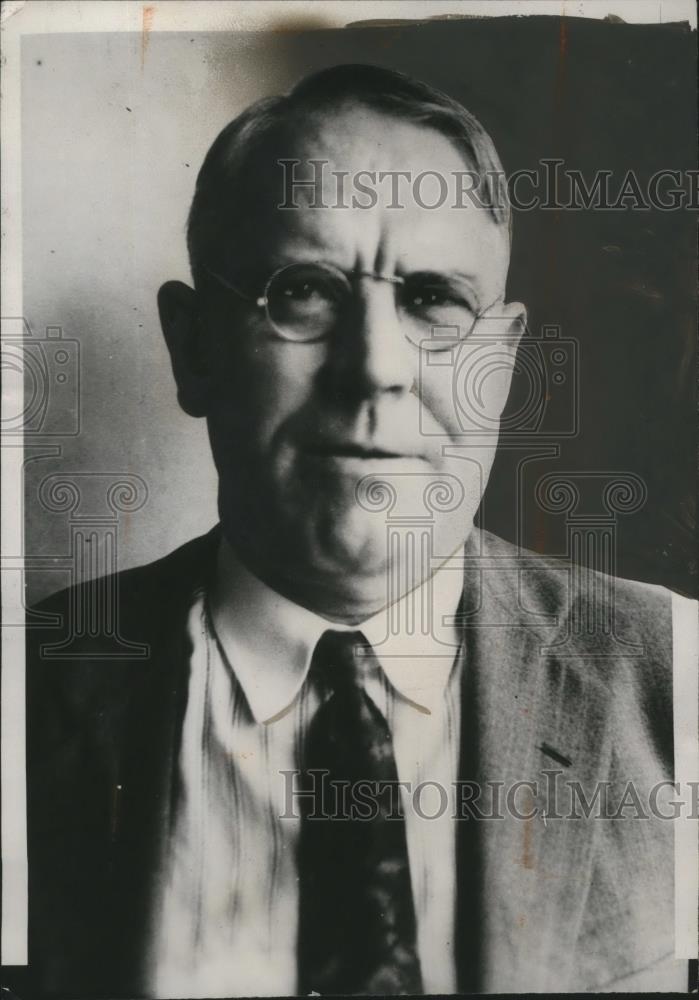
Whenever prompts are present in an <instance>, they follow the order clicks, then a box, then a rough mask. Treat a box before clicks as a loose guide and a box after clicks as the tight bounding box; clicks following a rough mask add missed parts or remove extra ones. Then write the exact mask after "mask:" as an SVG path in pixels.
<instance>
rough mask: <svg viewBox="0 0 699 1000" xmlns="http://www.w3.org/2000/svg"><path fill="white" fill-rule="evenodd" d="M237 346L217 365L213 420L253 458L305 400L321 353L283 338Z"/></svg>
mask: <svg viewBox="0 0 699 1000" xmlns="http://www.w3.org/2000/svg"><path fill="white" fill-rule="evenodd" d="M245 348H246V345H244V344H243V345H241V350H240V351H239V352H236V354H235V356H233V357H231V358H230V359H229V361H228V363H227V364H226V365H224V366H222V368H221V372H220V377H219V379H218V380H217V385H216V402H215V403H214V406H213V408H212V410H213V417H212V420H213V422H214V423H215V424H216V425H217V426H218V427H219V428H220V430H221V432H222V434H225V435H227V436H228V438H229V442H228V443H229V445H232V444H233V443H234V441H237V443H238V444H239V445H240V446H241V448H242V450H243V451H246V450H250V451H254V452H255V453H256V454H257V455H258V456H259V455H260V454H261V453H264V452H265V450H266V448H267V447H268V446H269V445H271V443H272V441H273V440H274V437H275V434H276V433H277V431H278V430H279V428H280V427H282V426H283V425H284V424H285V423H286V422H287V421H288V420H290V419H291V418H292V417H293V416H294V415H295V414H297V413H298V412H299V411H300V410H301V409H302V408H303V407H304V406H305V405H306V404H307V403H308V401H309V399H310V398H311V396H312V393H313V384H314V381H315V378H316V372H317V369H318V368H319V367H320V365H321V364H322V361H323V357H322V355H323V353H324V351H321V350H319V347H318V345H306V344H304V345H298V344H288V343H284V342H283V341H282V342H280V341H269V340H268V341H263V342H262V343H260V342H257V343H256V344H254V346H250V347H247V349H245Z"/></svg>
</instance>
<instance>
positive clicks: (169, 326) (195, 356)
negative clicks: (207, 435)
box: [158, 281, 211, 417]
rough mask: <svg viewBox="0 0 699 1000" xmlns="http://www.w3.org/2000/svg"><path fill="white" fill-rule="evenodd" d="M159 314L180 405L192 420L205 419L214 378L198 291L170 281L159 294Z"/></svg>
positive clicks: (179, 282)
mask: <svg viewBox="0 0 699 1000" xmlns="http://www.w3.org/2000/svg"><path fill="white" fill-rule="evenodd" d="M158 311H159V313H160V325H161V327H162V329H163V334H164V336H165V343H166V344H167V348H168V351H169V352H170V362H171V364H172V371H173V374H174V376H175V381H176V383H177V399H178V400H179V404H180V406H181V407H182V409H183V410H184V411H185V413H188V414H189V416H190V417H205V416H206V413H207V403H208V400H209V399H210V392H211V378H210V375H209V372H208V369H207V363H206V350H205V348H206V345H205V343H204V330H203V327H202V324H201V320H200V316H199V310H198V307H197V295H196V292H195V291H194V289H192V288H189V286H188V285H185V284H183V283H182V282H181V281H168V282H166V283H165V284H164V285H163V286H162V288H161V289H160V291H159V292H158Z"/></svg>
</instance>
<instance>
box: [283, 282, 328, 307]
mask: <svg viewBox="0 0 699 1000" xmlns="http://www.w3.org/2000/svg"><path fill="white" fill-rule="evenodd" d="M282 295H283V296H284V297H285V298H287V299H296V300H297V301H299V302H307V301H308V300H309V299H313V298H324V297H326V295H327V293H326V292H324V290H323V289H322V288H321V287H320V285H319V284H318V283H317V282H311V281H304V282H292V283H291V284H288V285H285V286H284V288H283V289H282Z"/></svg>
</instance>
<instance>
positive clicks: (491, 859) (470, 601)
mask: <svg viewBox="0 0 699 1000" xmlns="http://www.w3.org/2000/svg"><path fill="white" fill-rule="evenodd" d="M510 578H512V579H510ZM516 580H517V572H516V571H515V570H510V571H509V576H508V575H507V570H506V569H503V567H499V568H492V567H491V568H482V567H479V568H472V569H467V572H466V586H465V601H464V607H465V609H468V608H469V606H470V607H471V608H474V609H476V611H475V612H474V613H472V614H470V615H469V614H468V611H466V613H465V616H464V630H465V632H464V635H465V641H464V644H463V654H462V655H463V656H464V657H465V663H464V664H463V668H464V669H463V678H464V680H463V700H462V706H463V708H462V720H463V723H462V742H461V766H460V779H461V780H462V781H472V782H475V787H476V789H477V790H478V793H479V794H480V796H481V797H482V807H481V809H480V810H479V811H476V809H475V802H474V804H473V808H471V809H466V811H465V815H467V816H468V818H462V819H461V820H460V822H459V824H458V827H459V833H458V852H457V856H458V880H459V899H458V920H457V935H458V936H457V940H458V942H459V953H458V966H459V986H460V989H462V990H481V991H484V992H515V993H517V992H519V991H520V990H521V989H522V987H523V985H524V984H526V989H527V991H528V992H529V991H553V990H557V989H558V990H562V989H565V988H566V983H567V980H568V973H569V971H570V966H571V963H572V961H573V956H574V953H575V941H576V937H577V934H578V930H579V927H580V924H581V920H582V915H583V911H584V907H585V902H586V898H587V894H588V890H589V887H590V882H591V877H592V863H593V857H594V851H595V843H596V838H597V836H598V828H599V827H600V824H599V823H596V822H595V821H594V820H593V819H589V820H586V819H584V818H581V819H580V820H576V821H569V820H564V819H562V818H558V819H556V814H558V815H559V816H560V815H564V814H566V813H567V812H568V810H569V807H570V799H569V795H568V794H567V791H566V789H567V787H568V786H566V785H561V783H562V782H579V783H580V785H581V787H582V789H583V790H584V791H585V794H586V796H588V797H589V796H590V795H591V794H592V786H593V785H594V783H595V782H597V781H600V780H603V779H605V778H606V777H607V774H608V771H609V763H610V754H611V750H610V738H609V726H608V720H607V714H606V711H605V708H606V700H605V697H604V692H603V691H601V690H600V684H599V682H598V681H597V680H596V678H595V676H594V674H593V673H585V672H581V671H580V670H579V669H578V667H577V666H576V661H566V660H557V659H556V658H555V657H552V656H551V655H550V654H548V653H542V648H541V647H542V645H545V644H548V643H550V642H551V641H552V637H553V634H554V630H555V627H556V626H555V624H554V623H553V622H552V623H551V624H550V625H546V624H542V622H541V621H540V620H536V619H535V618H534V619H533V618H532V616H531V615H528V613H527V612H524V611H523V610H522V606H524V607H527V606H528V605H527V603H526V601H525V602H522V593H521V591H520V587H519V583H518V582H515V581H516ZM508 588H509V590H510V594H509V597H510V599H511V600H510V601H508V594H507V591H508ZM474 593H475V594H477V595H478V596H477V597H474ZM503 603H504V607H503ZM503 611H505V612H506V613H503ZM474 814H475V816H476V817H480V816H482V817H483V818H474ZM462 815H464V810H463V809H462ZM577 985H580V984H577Z"/></svg>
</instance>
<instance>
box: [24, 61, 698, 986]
mask: <svg viewBox="0 0 699 1000" xmlns="http://www.w3.org/2000/svg"><path fill="white" fill-rule="evenodd" d="M500 174H501V167H500V164H499V161H498V158H497V154H496V152H495V150H494V148H493V146H492V142H491V140H490V139H489V137H488V136H487V134H486V133H485V131H484V130H483V128H482V127H481V126H480V125H479V123H478V122H477V121H476V120H475V119H474V118H473V117H472V116H471V115H470V114H469V113H468V112H466V111H465V110H464V109H463V108H462V107H461V106H459V105H458V104H456V103H455V102H454V101H452V100H451V99H450V98H448V97H446V96H445V95H443V94H441V93H439V92H437V91H435V90H433V89H432V88H430V87H428V86H426V85H424V84H421V83H418V82H416V81H412V80H410V79H408V78H406V77H404V76H402V75H399V74H396V73H393V72H390V71H387V70H383V69H377V68H373V67H369V66H354V67H336V68H334V69H330V70H327V71H324V72H322V73H320V74H317V75H315V76H313V77H310V78H308V79H306V80H304V81H302V82H301V83H300V84H299V85H298V86H297V87H296V88H295V89H294V90H293V91H292V92H291V93H290V94H289V95H287V96H285V97H281V98H270V99H267V100H265V101H262V102H260V103H259V104H256V105H254V106H253V107H252V108H249V109H248V110H247V111H245V112H244V113H243V114H242V115H241V116H240V117H239V118H237V119H236V120H235V121H233V122H232V123H231V124H230V125H229V126H228V127H227V128H226V129H224V131H223V132H222V133H221V135H220V136H219V137H218V138H217V139H216V141H215V142H214V144H213V146H212V147H211V149H210V151H209V153H208V155H207V157H206V160H205V162H204V165H203V167H202V169H201V172H200V174H199V177H198V180H197V188H196V193H195V197H194V202H193V205H192V209H191V213H190V220H189V230H188V245H189V252H190V259H191V264H192V272H193V278H194V288H193V289H192V288H189V287H187V286H185V285H183V284H181V283H178V282H170V283H168V284H166V285H165V286H164V287H163V288H162V289H161V291H160V297H159V305H160V313H161V320H162V325H163V330H164V333H165V337H166V340H167V344H168V348H169V351H170V355H171V358H172V365H173V371H174V375H175V379H176V382H177V387H178V396H179V400H180V403H181V405H182V406H183V408H184V409H185V410H186V412H187V413H189V414H191V415H192V416H195V417H205V418H206V420H207V426H208V430H209V437H210V442H211V447H212V452H213V456H214V459H215V463H216V468H217V471H218V476H219V513H220V525H219V526H218V527H217V528H216V529H214V530H213V531H212V532H211V533H210V534H209V535H208V536H206V537H205V538H203V539H198V540H196V541H194V542H191V543H189V544H188V545H186V546H184V547H183V548H182V549H180V550H178V551H177V552H175V553H173V554H172V555H170V556H167V557H166V558H165V559H163V560H160V561H159V562H157V563H155V564H153V565H151V566H147V567H143V568H140V569H136V570H131V571H128V572H126V573H123V574H120V575H119V577H118V581H117V584H118V605H117V607H116V609H115V610H116V613H117V615H118V621H119V631H120V634H121V635H122V636H123V637H124V638H125V639H126V640H127V641H129V642H132V643H134V656H133V658H132V659H127V660H113V661H110V660H108V659H105V658H104V655H103V652H102V647H101V646H100V629H99V627H97V628H93V629H88V630H87V632H86V633H85V634H84V636H83V637H82V638H81V641H80V643H79V644H77V645H76V644H75V643H74V642H73V643H72V645H71V647H70V649H71V651H70V654H65V655H61V654H60V652H58V653H57V651H58V650H60V649H61V648H63V649H65V648H66V647H65V645H64V646H63V647H61V643H62V642H63V639H64V637H65V636H66V633H67V632H69V631H70V628H71V621H74V617H75V614H76V613H77V612H76V609H78V612H79V613H83V612H82V610H81V609H84V607H85V604H86V602H87V603H88V604H89V603H90V602H91V601H92V600H93V597H94V594H95V593H97V592H98V590H97V591H96V590H95V589H94V587H91V585H89V584H88V585H86V586H85V587H83V588H82V589H80V590H73V591H69V592H66V593H63V594H61V595H57V596H55V597H54V598H51V599H49V600H48V601H47V602H45V603H44V605H43V606H42V607H41V608H40V609H39V610H40V612H41V613H42V614H43V615H46V616H53V617H52V618H47V619H45V620H46V621H47V623H55V624H54V626H53V628H52V627H49V626H48V624H47V627H45V628H41V629H39V628H33V629H30V630H29V640H30V653H29V679H28V690H29V693H28V698H29V775H30V778H29V826H30V841H29V850H30V969H31V971H32V974H33V976H34V977H35V982H36V989H37V990H38V991H40V992H42V991H43V992H49V993H50V992H70V993H71V994H72V995H76V994H80V993H85V994H90V993H98V992H104V993H109V994H110V995H120V996H121V995H125V996H137V995H146V996H155V997H166V996H167V997H170V996H223V995H228V996H236V995H250V994H252V995H282V994H289V993H292V994H293V993H309V992H311V991H315V992H318V993H331V994H332V993H368V994H372V993H375V994H379V993H421V992H428V993H431V992H435V993H438V992H447V993H448V992H455V991H457V990H461V991H464V990H474V989H476V990H482V991H484V992H497V991H517V992H519V991H550V990H575V989H627V988H628V989H653V988H664V989H670V988H680V989H682V988H684V987H685V969H684V967H683V966H682V963H677V962H675V961H674V959H673V949H674V943H673V854H672V824H670V823H668V822H666V821H663V820H662V819H661V818H659V817H658V816H656V815H652V816H648V818H647V819H646V820H644V821H637V820H635V819H629V818H628V817H627V816H626V815H625V814H624V813H623V811H621V810H618V811H617V813H618V814H617V818H615V819H610V818H606V819H599V818H597V817H596V816H595V815H594V814H593V815H589V814H586V813H585V811H584V810H583V812H582V813H580V811H579V810H578V815H577V816H576V818H575V819H570V818H566V817H565V816H559V815H558V814H557V812H556V804H555V802H554V803H552V802H551V801H550V796H549V792H550V790H551V788H552V785H553V784H555V781H556V777H557V775H556V772H559V773H563V772H565V778H566V779H567V780H568V781H569V782H570V784H571V786H572V785H575V786H576V787H577V789H578V793H579V797H578V803H579V802H580V796H583V797H584V798H585V801H586V802H592V801H593V800H594V793H595V790H597V791H598V790H599V788H600V787H602V786H604V787H605V788H606V789H607V791H609V792H610V796H611V798H612V800H614V801H615V802H616V803H618V802H619V800H620V798H621V796H622V792H623V790H624V789H625V787H626V784H627V782H629V781H630V782H633V787H634V789H635V792H636V793H637V795H638V796H639V798H640V799H644V798H645V799H647V798H648V797H649V795H650V792H651V789H653V788H654V787H656V786H658V784H659V783H661V782H663V781H666V780H668V779H671V777H672V770H671V761H672V721H671V720H672V711H671V709H672V703H671V660H672V608H671V599H670V595H669V593H668V592H666V591H664V590H662V589H661V588H657V587H651V586H647V585H641V584H636V583H630V582H624V581H614V586H613V587H611V588H610V585H609V580H608V579H605V578H603V577H595V575H594V574H589V577H588V580H589V581H592V582H591V583H590V584H589V586H588V587H587V588H585V589H584V591H581V589H580V588H579V587H575V586H572V585H571V576H570V574H569V572H568V569H567V567H565V566H563V567H561V566H560V565H559V564H558V563H556V562H555V561H552V560H545V559H543V558H541V557H535V556H533V555H532V554H527V553H525V554H522V553H519V552H516V551H515V550H514V549H513V547H512V546H510V545H508V544H507V543H505V542H503V541H501V540H499V539H497V538H494V537H493V536H491V535H488V534H487V533H485V532H479V531H478V530H477V529H475V528H474V527H473V518H474V515H475V513H476V510H477V507H478V504H479V502H480V499H481V497H482V494H483V490H484V488H485V484H486V482H487V479H488V474H489V471H490V468H491V465H492V461H493V457H494V453H495V447H496V443H497V433H498V420H499V417H500V414H501V412H502V410H503V407H504V405H505V402H506V399H507V394H508V390H509V384H510V379H511V374H512V369H513V366H514V362H515V355H516V350H517V343H518V340H519V337H520V335H521V333H522V330H523V327H524V322H525V310H524V307H523V306H522V305H521V304H520V303H512V302H507V301H506V278H507V269H508V261H509V240H510V231H509V229H510V226H509V223H510V218H509V210H508V207H507V204H506V202H505V201H504V200H503V192H502V187H501V186H499V185H497V183H496V182H495V180H494V178H497V177H498V176H499V175H500ZM319 178H320V179H319ZM381 178H383V179H384V181H385V180H388V182H389V183H388V186H386V185H384V186H383V187H381V188H379V187H378V186H379V185H380V184H382V183H383V182H382V181H381ZM401 178H403V179H405V180H406V183H403V184H402V186H401ZM418 178H420V179H421V180H420V182H419V184H418V183H413V182H414V181H416V180H417V179H418ZM440 178H441V179H444V178H446V179H448V183H449V184H451V183H452V182H453V183H454V184H455V185H456V186H455V188H454V190H453V191H452V190H451V188H450V190H449V196H448V197H447V198H444V197H442V191H443V188H442V180H440ZM474 179H475V183H474ZM360 180H361V183H363V185H364V186H363V187H362V186H361V185H360ZM430 182H431V183H432V185H433V186H432V187H431V188H430V186H429V185H430ZM371 184H374V185H376V186H377V191H378V194H376V192H374V191H373V190H372V189H371V186H370V185H371ZM394 184H395V187H394V186H393V185H394ZM367 192H368V193H367ZM375 195H376V196H375ZM455 199H456V202H457V204H455ZM491 363H492V364H491ZM464 365H466V368H467V370H471V371H474V372H478V371H485V370H490V368H492V369H494V374H493V373H491V374H490V375H489V376H488V378H487V379H486V380H485V382H484V383H483V382H481V383H479V385H480V388H479V390H478V396H477V399H476V397H475V396H474V398H473V399H470V400H466V402H467V403H470V404H472V405H470V408H469V406H466V407H464V405H462V404H463V400H460V399H459V398H458V395H457V394H455V389H454V385H455V379H454V372H455V369H456V368H457V367H458V369H459V371H462V370H463V366H464ZM489 366H490V368H489ZM476 404H477V405H476ZM466 411H468V412H466ZM416 526H417V527H416ZM421 526H422V527H421ZM423 529H424V530H423ZM97 586H98V588H99V585H97ZM109 610H110V609H106V612H107V613H108V612H109ZM583 613H584V614H586V615H588V616H589V617H588V620H598V621H602V620H604V621H607V620H608V619H609V617H610V614H611V615H612V619H613V628H612V629H611V630H610V629H606V630H595V629H592V630H591V631H585V630H584V629H580V628H577V627H576V625H575V623H576V622H577V621H579V619H580V616H581V615H582V614H583ZM139 644H140V645H139ZM323 779H324V780H325V781H326V782H327V783H326V785H325V786H323V785H322V780H323ZM319 782H320V784H319ZM398 783H402V788H398ZM360 785H363V798H362V796H360V795H359V786H360ZM319 788H321V789H322V788H325V790H326V791H328V795H327V797H326V798H323V795H322V794H320V792H319ZM342 788H344V789H345V791H346V792H347V795H348V800H343V799H342V795H341V794H339V791H338V790H341V789H342ZM454 789H456V791H455V801H454V802H452V800H451V798H450V799H449V807H448V808H443V804H444V803H443V798H442V795H443V794H444V795H446V794H447V792H449V793H450V795H451V792H452V790H454ZM430 790H431V793H433V794H432V796H431V797H430ZM501 792H502V796H500V793H501ZM423 793H424V797H423ZM372 796H373V798H372ZM499 797H502V798H503V799H504V800H506V801H505V803H504V805H503V802H501V801H500V798H499ZM347 801H349V803H350V806H347V804H346V803H347ZM661 801H662V796H661ZM362 803H363V805H362ZM350 807H354V811H353V812H350V814H349V818H348V813H347V808H350ZM614 808H616V806H615V807H614ZM362 810H364V811H362ZM591 811H592V812H593V813H594V809H592V810H591ZM589 812H590V810H588V813H589Z"/></svg>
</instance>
